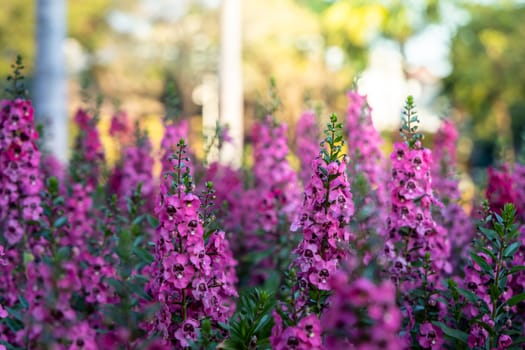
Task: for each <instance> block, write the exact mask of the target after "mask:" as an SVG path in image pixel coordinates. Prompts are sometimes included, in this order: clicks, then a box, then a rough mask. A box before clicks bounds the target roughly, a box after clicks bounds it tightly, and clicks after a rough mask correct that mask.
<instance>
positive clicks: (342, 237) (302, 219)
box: [292, 155, 354, 290]
mask: <svg viewBox="0 0 525 350" xmlns="http://www.w3.org/2000/svg"><path fill="white" fill-rule="evenodd" d="M333 157H334V156H333V155H332V157H331V158H333ZM312 166H313V170H314V176H312V179H311V180H310V183H309V184H308V185H307V186H306V189H305V198H304V202H303V205H302V207H301V209H300V211H299V216H298V217H297V219H296V220H295V221H294V223H293V224H292V230H297V229H299V228H301V229H302V234H303V239H302V240H301V242H300V243H299V245H298V247H297V248H296V250H295V253H296V254H297V259H296V260H295V261H294V266H295V267H296V268H297V276H298V278H299V280H302V281H304V282H305V285H308V284H311V285H312V286H314V287H315V288H317V289H319V290H330V284H329V279H330V276H331V275H332V274H333V273H334V272H335V270H336V268H337V265H338V261H339V260H340V259H341V258H343V257H345V256H346V254H347V253H348V249H349V243H350V241H351V240H352V238H353V236H352V234H351V233H350V232H349V231H348V229H347V228H346V227H345V226H346V225H347V224H348V223H349V221H350V218H351V216H352V214H353V212H354V205H353V202H352V194H351V193H350V185H349V183H348V179H347V176H346V163H345V162H344V160H341V159H337V158H334V159H331V160H330V161H329V162H328V163H327V159H323V157H318V158H316V159H315V161H314V163H313V164H312Z"/></svg>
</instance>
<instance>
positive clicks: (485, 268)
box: [470, 252, 494, 276]
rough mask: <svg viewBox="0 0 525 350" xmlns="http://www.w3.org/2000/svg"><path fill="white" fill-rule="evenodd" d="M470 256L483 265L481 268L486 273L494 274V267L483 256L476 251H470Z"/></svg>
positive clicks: (480, 265)
mask: <svg viewBox="0 0 525 350" xmlns="http://www.w3.org/2000/svg"><path fill="white" fill-rule="evenodd" d="M470 257H471V258H472V260H474V262H475V263H476V264H478V265H479V267H481V270H482V271H483V272H485V273H488V274H489V275H490V276H492V275H493V274H494V271H493V269H492V267H491V266H490V265H489V264H488V263H487V261H486V260H485V259H484V258H482V257H481V256H479V255H477V254H476V253H475V252H472V253H470Z"/></svg>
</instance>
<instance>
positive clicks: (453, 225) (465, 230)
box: [431, 120, 474, 256]
mask: <svg viewBox="0 0 525 350" xmlns="http://www.w3.org/2000/svg"><path fill="white" fill-rule="evenodd" d="M457 139H458V132H457V130H456V127H455V125H454V123H453V122H452V121H450V120H445V121H444V122H443V124H442V125H441V127H440V129H439V130H438V132H437V133H436V135H435V136H434V148H433V149H432V156H433V162H432V170H431V173H432V181H433V184H432V187H433V189H434V191H435V193H436V196H437V198H438V199H439V200H440V201H441V202H442V203H443V207H442V208H441V210H440V214H441V215H440V217H438V218H436V220H437V221H438V222H439V223H440V224H441V225H442V226H443V227H444V228H445V229H447V231H448V233H449V235H448V236H449V237H450V239H451V244H452V249H454V251H457V252H458V254H454V256H461V255H464V254H462V253H464V249H463V248H464V247H465V245H466V244H468V242H469V241H470V240H471V239H472V235H473V233H474V227H473V225H472V223H471V221H470V219H469V217H468V215H467V213H466V212H465V210H464V209H463V208H462V207H461V205H460V204H459V203H458V202H459V200H460V192H459V187H458V180H457V179H456V163H457V160H456V158H457V157H456V143H457Z"/></svg>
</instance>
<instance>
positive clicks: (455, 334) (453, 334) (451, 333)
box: [432, 321, 468, 344]
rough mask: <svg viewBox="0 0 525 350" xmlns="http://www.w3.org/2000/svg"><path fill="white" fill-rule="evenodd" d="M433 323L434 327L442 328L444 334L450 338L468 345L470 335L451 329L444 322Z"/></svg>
mask: <svg viewBox="0 0 525 350" xmlns="http://www.w3.org/2000/svg"><path fill="white" fill-rule="evenodd" d="M432 323H433V324H434V325H436V326H438V327H439V328H441V330H442V331H443V333H445V335H446V336H448V337H449V338H452V339H456V340H459V341H460V342H462V343H464V344H467V342H468V334H467V333H465V332H463V331H460V330H459V329H453V328H450V327H448V326H447V325H446V324H444V323H443V322H438V321H433V322H432Z"/></svg>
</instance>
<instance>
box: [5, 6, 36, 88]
mask: <svg viewBox="0 0 525 350" xmlns="http://www.w3.org/2000/svg"><path fill="white" fill-rule="evenodd" d="M33 2H34V1H33V0H16V1H7V2H6V1H2V6H1V9H2V10H1V11H0V75H1V80H4V79H3V78H4V77H5V76H6V75H7V74H8V73H9V72H10V70H11V63H12V62H13V61H14V60H15V57H16V55H17V54H21V55H22V57H23V58H24V62H26V63H29V64H28V65H26V74H27V72H30V71H31V69H32V62H33V57H34V52H35V48H34V39H33V35H34V30H35V20H34V18H35V13H34V11H33V10H34V4H33Z"/></svg>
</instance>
